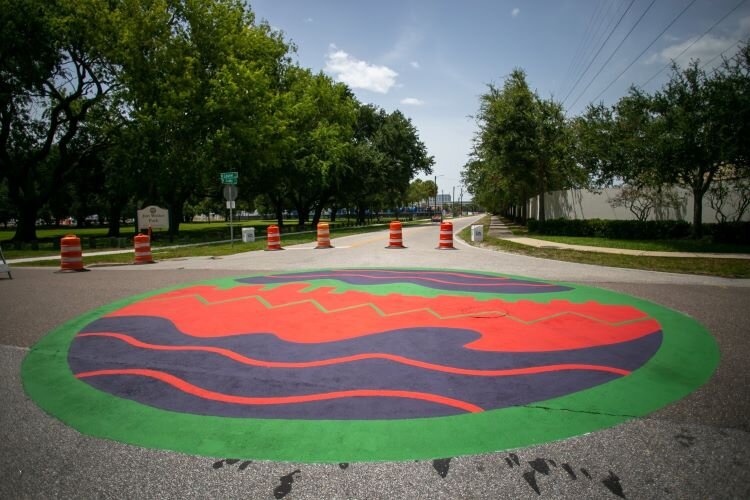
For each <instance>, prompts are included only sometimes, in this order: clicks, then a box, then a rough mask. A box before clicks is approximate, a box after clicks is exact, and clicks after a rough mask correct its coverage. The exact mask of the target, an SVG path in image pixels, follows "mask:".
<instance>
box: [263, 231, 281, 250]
mask: <svg viewBox="0 0 750 500" xmlns="http://www.w3.org/2000/svg"><path fill="white" fill-rule="evenodd" d="M267 236H268V246H267V247H266V250H283V248H281V234H280V233H279V226H275V225H274V226H268V231H267Z"/></svg>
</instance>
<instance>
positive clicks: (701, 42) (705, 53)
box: [644, 16, 750, 66]
mask: <svg viewBox="0 0 750 500" xmlns="http://www.w3.org/2000/svg"><path fill="white" fill-rule="evenodd" d="M738 25H739V26H738V28H737V30H736V31H735V32H734V33H729V34H726V35H725V36H720V35H713V34H708V35H706V36H704V37H703V38H700V39H699V37H698V36H694V37H692V38H688V39H687V40H684V41H682V42H680V43H675V44H673V45H670V46H669V47H666V48H664V49H662V50H660V51H659V52H657V53H655V54H652V55H651V56H650V57H648V58H646V60H645V61H644V62H645V63H646V64H654V63H659V64H665V63H669V62H671V61H672V60H675V62H677V64H678V65H680V66H685V65H686V64H687V63H688V62H689V61H690V60H692V59H700V60H701V61H703V62H707V61H710V60H711V59H713V58H714V57H716V55H717V54H720V53H721V52H724V51H725V50H727V49H730V48H731V47H732V44H733V43H736V41H737V39H738V38H745V37H747V36H748V34H750V16H747V17H743V18H741V19H740V20H739V22H738ZM665 38H666V39H667V40H668V41H670V42H672V41H676V40H675V39H674V37H665ZM696 40H697V41H696ZM693 42H695V43H694V44H693ZM691 44H692V46H691ZM683 51H685V53H684V54H683V53H682V52H683ZM725 55H726V56H730V57H731V55H732V53H731V51H729V52H727V53H726V54H725ZM678 57H679V59H677V58H678ZM719 62H720V61H719Z"/></svg>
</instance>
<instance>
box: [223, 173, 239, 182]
mask: <svg viewBox="0 0 750 500" xmlns="http://www.w3.org/2000/svg"><path fill="white" fill-rule="evenodd" d="M220 175H221V183H222V184H237V179H238V178H239V176H240V175H239V173H237V172H222V173H221V174H220Z"/></svg>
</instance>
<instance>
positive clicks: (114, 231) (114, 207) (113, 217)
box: [107, 203, 124, 238]
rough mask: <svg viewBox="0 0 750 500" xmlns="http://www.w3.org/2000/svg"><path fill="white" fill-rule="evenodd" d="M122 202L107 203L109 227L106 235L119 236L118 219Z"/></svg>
mask: <svg viewBox="0 0 750 500" xmlns="http://www.w3.org/2000/svg"><path fill="white" fill-rule="evenodd" d="M123 206H124V204H120V203H111V204H110V205H109V211H108V212H109V213H108V217H107V218H108V219H109V229H108V230H107V236H110V237H114V238H116V237H118V236H120V220H121V219H122V208H123Z"/></svg>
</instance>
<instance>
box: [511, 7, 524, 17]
mask: <svg viewBox="0 0 750 500" xmlns="http://www.w3.org/2000/svg"><path fill="white" fill-rule="evenodd" d="M520 13H521V9H519V8H518V7H516V8H515V9H513V10H512V11H510V15H511V16H513V17H518V14H520Z"/></svg>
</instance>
